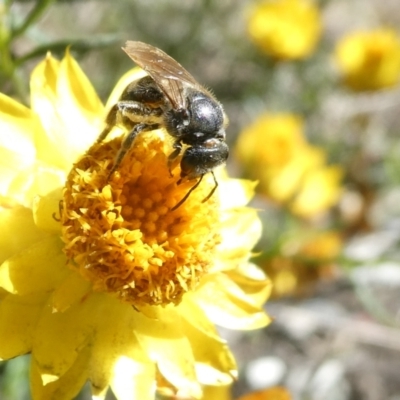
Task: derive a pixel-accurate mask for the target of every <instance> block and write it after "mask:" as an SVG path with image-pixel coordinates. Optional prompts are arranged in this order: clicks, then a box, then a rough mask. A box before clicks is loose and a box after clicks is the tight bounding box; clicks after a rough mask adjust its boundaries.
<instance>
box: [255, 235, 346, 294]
mask: <svg viewBox="0 0 400 400" xmlns="http://www.w3.org/2000/svg"><path fill="white" fill-rule="evenodd" d="M342 245H343V239H342V237H341V235H340V234H339V232H336V231H325V232H311V233H310V232H307V231H304V232H296V234H295V235H293V237H292V238H290V239H286V241H285V242H284V243H283V244H282V245H281V248H280V249H279V251H278V254H275V255H273V256H272V257H269V258H268V259H266V260H263V261H262V262H260V264H261V266H262V268H263V269H264V270H265V271H266V272H267V274H268V276H269V277H270V278H271V280H272V282H273V292H272V295H273V297H276V298H277V297H281V296H288V295H297V296H298V295H306V294H309V293H310V291H312V289H313V288H314V286H315V283H316V282H318V281H320V280H322V279H330V278H332V277H334V276H335V273H336V266H335V263H334V262H335V260H336V259H337V257H338V256H339V254H340V252H341V249H342Z"/></svg>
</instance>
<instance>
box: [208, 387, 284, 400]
mask: <svg viewBox="0 0 400 400" xmlns="http://www.w3.org/2000/svg"><path fill="white" fill-rule="evenodd" d="M204 395H205V396H204V400H232V399H233V397H232V395H231V389H230V388H227V387H225V386H224V387H206V388H205V390H204ZM291 398H292V397H291V395H290V393H289V392H288V391H287V390H286V389H285V388H284V387H281V386H275V387H270V388H268V389H263V390H257V391H254V392H249V393H247V394H245V395H244V396H240V397H239V398H237V400H291Z"/></svg>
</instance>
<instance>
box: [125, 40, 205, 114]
mask: <svg viewBox="0 0 400 400" xmlns="http://www.w3.org/2000/svg"><path fill="white" fill-rule="evenodd" d="M122 50H124V51H125V53H126V54H128V56H129V57H130V58H131V59H132V60H133V61H134V62H135V63H136V64H137V65H139V67H141V68H143V69H144V70H145V71H146V72H148V74H149V75H150V76H151V77H152V78H153V79H154V80H155V81H156V83H157V84H158V85H159V86H160V88H161V90H162V91H163V92H164V94H165V95H166V96H167V98H168V99H169V100H170V102H171V104H172V107H173V108H174V109H181V108H186V99H185V98H184V95H183V92H184V91H183V89H184V86H185V85H189V86H192V87H196V88H200V87H201V86H200V85H199V84H198V83H197V81H196V80H195V79H194V78H193V76H192V75H190V74H189V72H187V71H186V70H185V68H183V67H182V65H180V64H179V63H178V62H177V61H175V60H174V59H173V58H172V57H170V56H169V55H168V54H166V53H164V52H163V51H162V50H160V49H158V48H157V47H154V46H151V45H149V44H146V43H143V42H134V41H127V42H126V44H125V47H123V48H122Z"/></svg>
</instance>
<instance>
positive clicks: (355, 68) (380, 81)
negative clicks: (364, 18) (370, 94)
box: [335, 28, 400, 90]
mask: <svg viewBox="0 0 400 400" xmlns="http://www.w3.org/2000/svg"><path fill="white" fill-rule="evenodd" d="M335 55H336V61H337V65H338V67H339V70H340V72H341V73H342V75H343V79H344V82H345V83H346V85H348V86H349V87H351V88H352V89H354V90H378V89H383V88H388V87H393V86H395V85H396V84H397V83H398V82H399V78H400V38H399V35H398V33H397V32H396V31H395V30H393V29H384V28H381V29H376V30H373V31H369V32H367V31H358V32H353V33H350V34H348V35H346V36H344V37H343V38H342V39H341V40H340V41H339V42H338V43H337V45H336V50H335Z"/></svg>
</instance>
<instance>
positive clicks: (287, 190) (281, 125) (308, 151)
mask: <svg viewBox="0 0 400 400" xmlns="http://www.w3.org/2000/svg"><path fill="white" fill-rule="evenodd" d="M303 125H304V124H303V121H302V119H301V118H300V117H299V116H296V115H292V114H277V115H268V114H265V115H262V116H260V117H259V118H258V119H257V120H256V121H255V122H254V123H253V124H251V125H250V126H249V127H248V128H246V129H245V130H244V131H243V132H242V133H241V135H240V136H239V139H238V143H237V147H236V155H237V156H238V158H239V160H240V161H241V163H242V164H243V166H244V168H245V172H246V174H247V175H248V176H249V177H251V178H252V179H258V180H259V185H258V187H257V190H258V192H259V193H261V194H265V195H267V196H268V197H269V198H270V199H272V200H274V201H276V202H278V203H280V204H283V205H285V206H286V207H288V209H289V210H290V211H291V212H292V213H294V214H296V215H298V216H300V217H305V218H311V217H314V216H315V215H318V214H320V213H323V212H325V211H326V210H328V209H329V208H330V207H332V206H333V205H335V204H336V203H337V201H338V199H339V196H340V194H341V186H340V182H341V178H342V175H343V172H342V169H341V168H340V167H339V166H326V165H325V164H326V159H325V158H326V156H325V152H324V151H323V150H322V149H320V148H318V147H315V146H311V145H309V144H308V143H307V142H306V139H305V138H304V134H303V129H304V127H303Z"/></svg>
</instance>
